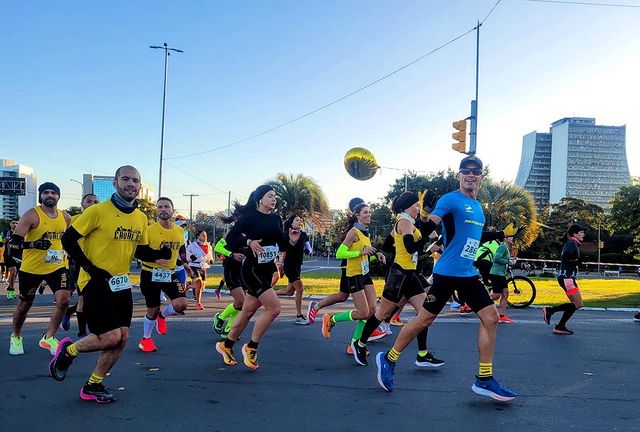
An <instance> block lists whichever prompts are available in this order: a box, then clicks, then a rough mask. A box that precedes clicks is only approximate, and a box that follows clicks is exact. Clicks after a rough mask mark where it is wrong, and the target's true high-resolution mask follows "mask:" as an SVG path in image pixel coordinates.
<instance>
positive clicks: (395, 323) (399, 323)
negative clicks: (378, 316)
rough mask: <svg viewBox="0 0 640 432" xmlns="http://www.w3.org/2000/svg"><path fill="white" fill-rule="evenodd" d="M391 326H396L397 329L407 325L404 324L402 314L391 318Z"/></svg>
mask: <svg viewBox="0 0 640 432" xmlns="http://www.w3.org/2000/svg"><path fill="white" fill-rule="evenodd" d="M389 324H391V325H392V326H396V327H402V326H403V325H404V324H405V323H404V321H402V320H401V319H400V314H395V315H394V316H393V317H392V318H391V321H389Z"/></svg>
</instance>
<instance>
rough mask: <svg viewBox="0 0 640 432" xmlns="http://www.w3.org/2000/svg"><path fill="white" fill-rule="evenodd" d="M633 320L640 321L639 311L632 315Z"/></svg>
mask: <svg viewBox="0 0 640 432" xmlns="http://www.w3.org/2000/svg"><path fill="white" fill-rule="evenodd" d="M633 320H634V321H635V322H640V312H638V313H637V314H635V315H634V316H633Z"/></svg>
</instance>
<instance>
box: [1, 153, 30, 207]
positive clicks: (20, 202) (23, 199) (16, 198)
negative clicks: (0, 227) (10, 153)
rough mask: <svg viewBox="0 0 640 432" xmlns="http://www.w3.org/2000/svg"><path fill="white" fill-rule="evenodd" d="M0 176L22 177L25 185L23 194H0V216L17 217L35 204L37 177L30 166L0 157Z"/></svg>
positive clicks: (8, 178)
mask: <svg viewBox="0 0 640 432" xmlns="http://www.w3.org/2000/svg"><path fill="white" fill-rule="evenodd" d="M0 178H6V179H7V180H10V179H16V180H18V179H24V185H25V188H24V195H19V194H15V193H12V194H10V195H1V194H0V218H2V219H10V218H12V217H18V216H21V215H22V214H23V213H24V212H26V211H27V210H29V209H30V208H32V207H35V206H36V204H37V202H38V177H37V176H36V175H35V174H34V173H33V169H32V168H30V167H28V166H26V165H22V164H17V163H16V162H15V161H13V160H11V159H0ZM20 183H21V181H20ZM21 192H22V191H21Z"/></svg>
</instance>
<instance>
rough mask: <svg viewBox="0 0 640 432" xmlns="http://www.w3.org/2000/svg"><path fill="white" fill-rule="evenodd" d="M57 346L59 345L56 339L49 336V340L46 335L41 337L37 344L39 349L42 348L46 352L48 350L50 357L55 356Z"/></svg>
mask: <svg viewBox="0 0 640 432" xmlns="http://www.w3.org/2000/svg"><path fill="white" fill-rule="evenodd" d="M58 344H59V342H58V339H56V337H55V336H51V337H50V338H48V337H47V335H46V334H43V335H42V338H41V339H40V342H39V343H38V345H39V346H40V348H44V349H46V350H49V352H50V353H51V355H56V350H57V349H58Z"/></svg>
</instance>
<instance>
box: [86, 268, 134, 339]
mask: <svg viewBox="0 0 640 432" xmlns="http://www.w3.org/2000/svg"><path fill="white" fill-rule="evenodd" d="M82 296H83V297H84V310H83V311H84V316H85V319H86V320H87V326H88V327H89V331H90V332H91V333H93V334H95V335H98V336H99V335H101V334H104V333H107V332H109V331H111V330H116V329H119V328H120V327H127V328H128V327H130V326H131V316H132V315H133V299H132V297H131V289H125V290H122V291H118V292H113V291H111V289H110V288H109V284H108V283H107V281H106V280H99V281H97V282H96V280H94V279H89V282H87V284H86V285H85V286H84V288H83V289H82Z"/></svg>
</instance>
